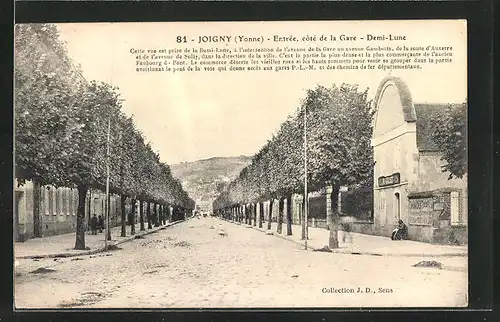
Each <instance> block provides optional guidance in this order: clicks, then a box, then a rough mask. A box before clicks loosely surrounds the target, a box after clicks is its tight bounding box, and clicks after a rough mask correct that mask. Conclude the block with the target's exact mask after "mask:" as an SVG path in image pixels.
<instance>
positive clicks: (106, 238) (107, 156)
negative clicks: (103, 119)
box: [104, 112, 111, 249]
mask: <svg viewBox="0 0 500 322" xmlns="http://www.w3.org/2000/svg"><path fill="white" fill-rule="evenodd" d="M110 135H111V112H109V117H108V138H107V147H106V209H105V213H106V224H105V226H106V231H105V234H104V247H105V249H108V237H110V236H109V229H110V227H109V143H110V142H109V141H110Z"/></svg>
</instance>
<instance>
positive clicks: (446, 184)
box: [363, 77, 468, 243]
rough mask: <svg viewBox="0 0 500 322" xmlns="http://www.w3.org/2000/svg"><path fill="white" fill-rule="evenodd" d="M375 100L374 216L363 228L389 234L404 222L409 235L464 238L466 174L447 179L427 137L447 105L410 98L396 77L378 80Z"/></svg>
mask: <svg viewBox="0 0 500 322" xmlns="http://www.w3.org/2000/svg"><path fill="white" fill-rule="evenodd" d="M374 104H375V109H376V116H375V122H374V129H373V138H372V146H373V152H374V161H375V166H374V193H373V203H374V207H373V210H374V215H373V223H372V224H371V225H368V226H371V227H366V225H365V227H364V229H363V230H368V232H369V233H374V234H378V235H383V236H390V235H391V232H392V230H393V229H394V228H395V227H396V226H397V224H398V221H399V220H403V222H404V223H406V224H407V226H408V233H409V237H410V239H414V240H420V241H427V242H439V243H464V242H467V209H468V208H467V178H462V179H449V173H447V172H443V171H442V170H441V169H442V168H441V167H442V165H443V161H442V160H441V155H440V153H439V152H438V150H437V148H436V146H435V145H434V144H433V142H432V140H431V121H432V120H433V119H439V117H440V115H442V113H443V112H444V110H445V107H446V104H418V103H415V102H413V101H412V97H411V92H410V89H409V88H408V86H407V85H406V84H405V83H404V82H403V81H402V80H401V79H399V78H397V77H388V78H386V79H384V80H383V81H382V82H381V84H380V86H379V88H378V91H377V94H376V96H375V101H374Z"/></svg>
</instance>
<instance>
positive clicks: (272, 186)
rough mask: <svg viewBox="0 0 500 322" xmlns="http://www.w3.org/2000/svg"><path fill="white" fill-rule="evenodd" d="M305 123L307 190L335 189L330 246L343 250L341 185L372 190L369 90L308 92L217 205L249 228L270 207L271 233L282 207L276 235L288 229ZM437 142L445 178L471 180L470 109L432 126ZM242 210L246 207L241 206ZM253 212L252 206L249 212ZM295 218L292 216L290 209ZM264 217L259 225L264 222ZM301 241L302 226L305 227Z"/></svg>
mask: <svg viewBox="0 0 500 322" xmlns="http://www.w3.org/2000/svg"><path fill="white" fill-rule="evenodd" d="M305 111H306V112H307V114H306V123H307V129H306V132H307V135H306V136H307V171H308V172H307V175H308V178H307V182H308V191H309V192H311V191H318V190H319V189H321V188H324V187H325V186H331V187H332V190H331V194H330V196H329V198H330V200H331V211H330V212H327V213H330V214H331V215H330V216H327V221H328V226H329V227H330V239H329V247H330V248H335V247H338V242H337V231H338V224H339V219H340V218H339V214H338V213H337V209H338V208H337V202H338V198H337V196H338V193H339V188H340V186H352V185H357V186H361V187H372V186H373V165H374V164H373V150H372V148H371V145H370V140H371V138H372V131H373V129H372V125H373V122H372V121H373V116H374V111H373V110H372V109H371V102H370V101H368V100H367V90H365V91H359V90H358V88H357V87H356V86H352V85H346V84H342V85H341V86H340V87H339V86H335V85H334V86H332V87H331V88H326V87H323V86H318V87H316V88H315V89H313V90H309V91H308V92H307V96H306V98H305V99H304V100H303V102H302V104H301V106H300V107H299V109H298V110H297V113H296V114H295V115H293V116H290V117H289V118H288V119H287V120H286V121H285V122H284V123H283V124H282V125H281V128H280V130H279V131H278V133H277V134H276V135H274V136H273V137H272V139H271V140H269V141H268V142H267V143H266V144H265V145H264V146H263V147H262V148H261V149H260V151H259V152H258V153H257V154H256V155H255V156H254V157H253V159H252V162H251V164H250V165H249V166H247V167H246V168H244V169H243V170H242V171H241V172H240V174H239V176H238V177H237V178H236V179H235V180H234V181H232V182H231V183H230V184H229V186H228V188H227V189H226V190H224V191H223V192H222V193H221V194H220V195H219V197H218V198H217V199H216V200H215V201H214V204H213V207H214V209H216V211H218V212H219V214H220V215H222V216H224V217H226V218H231V217H232V218H234V217H236V220H238V221H245V222H248V221H250V220H251V219H252V218H254V220H256V218H257V217H255V216H257V214H256V210H255V209H256V204H257V203H260V209H263V204H262V202H263V201H264V200H270V207H269V219H268V229H270V225H271V218H272V209H273V202H274V200H275V199H277V200H278V202H279V207H278V216H277V219H278V220H277V221H278V232H279V233H281V230H282V228H281V225H282V223H283V201H284V199H287V203H286V204H287V205H288V206H287V208H288V207H289V205H290V204H291V196H292V194H295V193H300V194H302V193H303V191H304V162H305V158H304V152H303V150H304V112H305ZM431 123H432V124H431V126H432V131H431V140H432V141H433V142H434V143H435V145H436V146H437V148H438V150H439V152H440V153H441V158H442V160H443V161H444V165H443V167H442V171H443V172H448V173H449V179H452V178H462V177H463V176H464V175H465V174H466V173H467V102H465V103H463V104H459V105H456V104H455V105H449V106H448V107H446V108H445V110H444V111H443V113H442V117H440V118H439V119H436V120H432V122H431ZM242 205H245V206H243V207H242ZM246 205H248V207H247V206H246ZM287 214H290V209H289V208H288V209H287ZM261 217H263V215H262V210H261V215H260V217H259V218H258V219H259V225H261V223H260V221H261V220H262V218H261ZM290 222H291V219H290V218H287V223H288V228H287V234H289V235H290V234H291V233H292V232H291V223H290ZM302 223H303V228H302V237H303V238H305V236H304V220H302Z"/></svg>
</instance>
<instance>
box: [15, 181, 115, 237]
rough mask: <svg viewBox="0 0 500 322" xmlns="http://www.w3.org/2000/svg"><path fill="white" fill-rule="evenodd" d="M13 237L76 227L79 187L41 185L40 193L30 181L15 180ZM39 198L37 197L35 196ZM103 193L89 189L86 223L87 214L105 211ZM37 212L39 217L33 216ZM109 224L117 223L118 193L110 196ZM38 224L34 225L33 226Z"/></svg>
mask: <svg viewBox="0 0 500 322" xmlns="http://www.w3.org/2000/svg"><path fill="white" fill-rule="evenodd" d="M14 187H15V188H14V216H13V217H14V218H13V219H14V220H13V230H14V241H21V242H22V241H25V240H27V239H30V238H33V237H35V235H36V233H35V232H36V231H38V232H39V234H38V235H39V237H42V236H43V237H45V236H52V235H58V234H64V233H71V232H74V231H76V214H77V210H78V190H77V189H75V188H66V187H60V188H55V187H53V186H50V185H47V186H42V187H41V188H40V197H39V198H37V197H36V196H35V193H34V185H33V182H31V181H27V182H26V183H25V184H24V185H22V186H18V185H17V182H15V183H14ZM36 199H39V200H36ZM105 200H106V194H105V193H103V192H102V191H99V190H89V191H88V192H87V197H86V203H85V226H86V227H88V222H89V219H90V216H91V215H93V214H96V215H97V216H99V215H102V216H103V215H104V212H105V210H104V209H105ZM37 215H38V220H36V218H35V216H37ZM110 221H111V226H117V225H118V224H120V197H119V196H115V195H111V196H110ZM36 225H38V227H37V228H35V226H36Z"/></svg>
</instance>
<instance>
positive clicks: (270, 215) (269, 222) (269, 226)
mask: <svg viewBox="0 0 500 322" xmlns="http://www.w3.org/2000/svg"><path fill="white" fill-rule="evenodd" d="M273 204H274V199H270V200H269V216H268V221H267V229H268V230H269V229H271V225H272V222H273Z"/></svg>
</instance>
